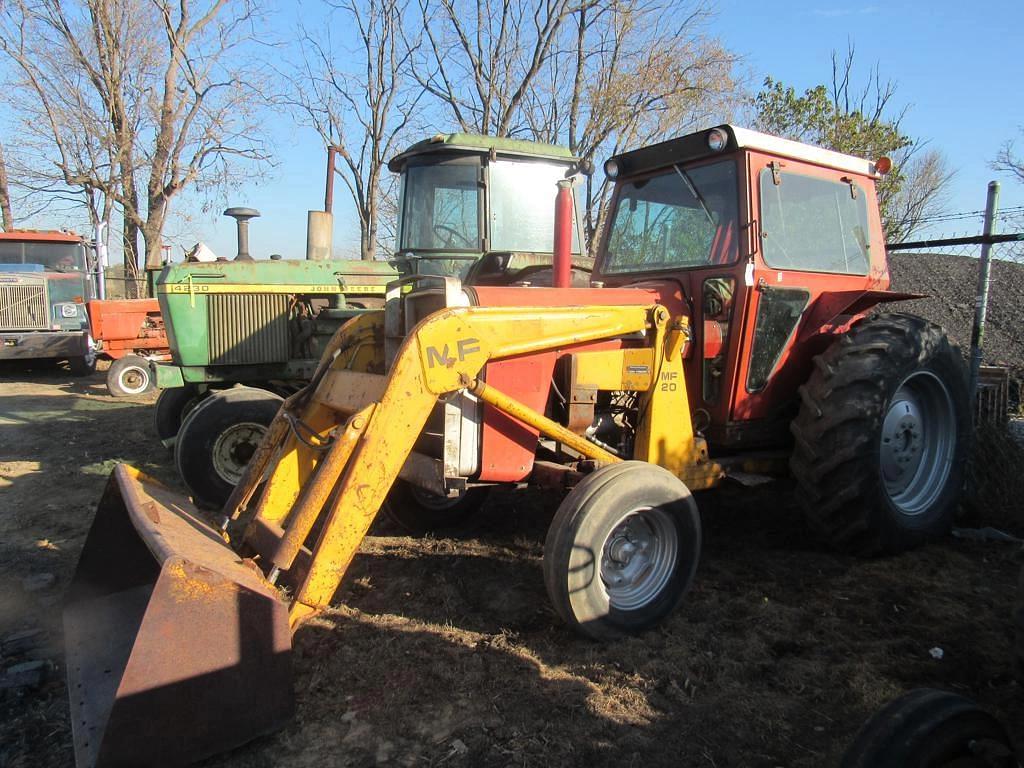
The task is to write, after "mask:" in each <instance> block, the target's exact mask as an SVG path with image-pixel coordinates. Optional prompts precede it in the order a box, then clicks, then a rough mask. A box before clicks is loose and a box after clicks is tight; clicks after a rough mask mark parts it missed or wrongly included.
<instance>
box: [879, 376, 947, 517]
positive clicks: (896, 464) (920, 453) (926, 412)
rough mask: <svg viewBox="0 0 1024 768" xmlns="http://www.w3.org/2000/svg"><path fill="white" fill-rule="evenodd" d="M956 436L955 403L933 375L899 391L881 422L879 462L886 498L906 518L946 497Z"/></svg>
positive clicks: (909, 381)
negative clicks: (945, 492)
mask: <svg viewBox="0 0 1024 768" xmlns="http://www.w3.org/2000/svg"><path fill="white" fill-rule="evenodd" d="M956 432H957V420H956V410H955V408H954V405H953V397H952V395H951V394H950V392H949V388H948V387H947V386H946V385H945V383H944V382H943V381H942V380H941V379H940V378H939V377H938V376H936V375H935V374H934V373H932V372H931V371H917V372H916V373H912V374H911V375H910V376H908V377H907V378H905V379H904V380H903V382H902V383H901V384H900V385H899V387H897V388H896V392H895V394H894V395H893V396H892V399H891V400H890V401H889V405H888V408H887V409H886V412H885V417H884V419H883V420H882V435H881V442H880V445H879V456H880V465H881V466H880V468H881V472H882V483H883V485H884V486H885V492H886V494H887V495H888V497H889V500H890V501H891V502H892V503H893V505H894V506H895V507H896V508H897V509H898V510H899V511H900V512H901V513H902V514H904V515H908V516H911V517H916V516H918V515H920V514H922V513H924V512H925V511H927V510H928V509H929V508H931V507H932V505H933V504H934V503H935V501H936V500H937V499H938V497H939V496H940V495H941V494H942V492H943V490H944V489H945V487H946V483H947V481H948V480H949V476H950V473H951V472H952V470H953V457H954V453H955V450H956V437H957V434H956Z"/></svg>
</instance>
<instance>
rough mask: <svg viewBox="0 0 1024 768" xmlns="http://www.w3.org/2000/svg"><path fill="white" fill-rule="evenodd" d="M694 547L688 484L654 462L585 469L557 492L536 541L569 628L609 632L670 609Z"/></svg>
mask: <svg viewBox="0 0 1024 768" xmlns="http://www.w3.org/2000/svg"><path fill="white" fill-rule="evenodd" d="M700 548H701V525H700V515H699V513H698V512H697V504H696V502H694V500H693V495H692V494H691V493H690V491H689V489H688V488H687V487H686V486H685V485H684V484H683V483H682V481H680V480H679V479H678V478H677V477H676V476H675V475H673V474H672V473H671V472H669V471H668V470H666V469H664V468H662V467H659V466H656V465H654V464H648V463H646V462H642V461H626V462H622V463H621V464H613V465H610V466H605V467H602V468H600V469H598V470H597V471H595V472H593V473H591V474H590V475H587V477H585V478H584V479H583V480H582V481H581V482H580V484H579V485H577V486H576V487H575V488H574V489H573V490H572V491H571V492H570V493H569V495H568V496H566V497H565V500H564V501H563V502H562V504H561V505H560V506H559V508H558V512H556V513H555V517H554V520H552V522H551V527H550V528H549V529H548V535H547V539H546V541H545V542H544V584H545V586H546V587H547V592H548V597H549V598H550V599H551V603H552V605H553V606H554V608H555V611H556V612H557V613H558V615H559V616H560V617H561V618H562V620H563V621H565V622H566V623H567V624H568V625H569V626H570V627H571V628H573V629H574V630H576V631H578V632H580V633H582V634H584V635H586V636H588V637H591V638H593V639H596V640H611V639H615V638H618V637H621V636H623V635H626V634H630V633H635V632H639V631H641V630H644V629H647V628H648V627H651V626H653V625H655V624H657V623H658V622H660V621H661V620H662V619H664V618H665V617H666V616H668V615H669V614H670V613H671V612H672V611H673V610H675V608H676V606H678V605H679V603H680V602H681V601H682V599H683V597H684V596H685V595H686V592H687V591H688V590H689V588H690V585H691V584H692V583H693V579H694V576H695V574H696V572H697V562H698V561H699V559H700Z"/></svg>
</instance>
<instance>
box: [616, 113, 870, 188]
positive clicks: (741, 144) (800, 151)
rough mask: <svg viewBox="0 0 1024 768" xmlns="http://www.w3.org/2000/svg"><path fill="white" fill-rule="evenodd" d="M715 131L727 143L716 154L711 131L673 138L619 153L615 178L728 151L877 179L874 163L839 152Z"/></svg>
mask: <svg viewBox="0 0 1024 768" xmlns="http://www.w3.org/2000/svg"><path fill="white" fill-rule="evenodd" d="M718 128H719V129H721V130H723V131H725V133H726V134H727V135H728V143H727V144H726V146H725V147H724V148H723V149H721V150H719V151H718V152H714V151H712V150H711V149H710V148H709V147H708V135H709V134H710V133H711V131H713V130H716V129H715V128H709V129H707V130H704V131H698V132H696V133H691V134H687V135H686V136H680V137H679V138H676V139H669V140H668V141H663V142H661V143H660V144H651V145H650V146H647V147H641V148H640V149H635V150H633V151H632V152H623V153H622V154H621V155H616V156H615V157H614V158H612V159H613V160H615V161H616V163H617V164H618V166H619V175H620V176H625V175H632V174H635V173H642V172H644V171H649V170H654V169H656V168H664V167H665V166H667V165H673V164H675V163H682V162H688V161H690V160H697V159H700V158H705V157H712V156H714V155H717V154H723V153H725V152H728V151H730V150H737V149H752V150H756V151H758V152H764V153H766V154H769V155H777V156H778V157H783V158H791V159H793V160H802V161H804V162H807V163H813V164H814V165H820V166H824V167H826V168H835V169H836V170H840V171H847V172H849V173H856V174H858V175H861V176H870V177H872V178H876V179H877V178H879V176H880V174H879V173H878V171H877V170H876V168H875V163H874V162H871V161H869V160H864V159H863V158H859V157H854V156H853V155H844V154H842V153H841V152H833V151H832V150H830V149H823V148H821V147H816V146H814V145H813V144H802V143H800V142H799V141H790V140H789V139H782V138H779V137H778V136H771V135H770V134H767V133H761V132H759V131H752V130H750V129H748V128H740V127H738V126H734V125H721V126H718Z"/></svg>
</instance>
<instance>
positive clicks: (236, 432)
mask: <svg viewBox="0 0 1024 768" xmlns="http://www.w3.org/2000/svg"><path fill="white" fill-rule="evenodd" d="M266 432H267V428H266V427H265V426H263V425H262V424H257V423H255V422H251V421H247V422H242V423H240V424H232V425H231V426H230V427H228V428H227V429H225V430H224V431H223V432H221V434H220V435H219V436H218V437H217V440H216V441H215V442H214V444H213V457H212V458H213V469H214V471H215V472H216V473H217V475H218V476H219V477H220V478H221V479H222V480H224V482H226V483H228V484H229V485H238V482H239V481H240V480H241V479H242V474H243V473H244V472H245V467H246V465H248V463H249V459H251V458H252V455H253V454H254V453H255V452H256V449H257V448H258V447H259V444H260V441H261V440H262V439H263V435H264V434H266Z"/></svg>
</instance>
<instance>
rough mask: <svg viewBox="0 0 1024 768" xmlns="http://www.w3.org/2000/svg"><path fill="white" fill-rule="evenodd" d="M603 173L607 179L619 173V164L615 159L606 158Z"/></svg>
mask: <svg viewBox="0 0 1024 768" xmlns="http://www.w3.org/2000/svg"><path fill="white" fill-rule="evenodd" d="M604 175H605V176H607V177H608V178H609V179H614V178H615V177H616V176H618V175H619V164H618V163H617V162H615V159H614V158H612V159H611V160H606V161H605V163H604Z"/></svg>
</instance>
